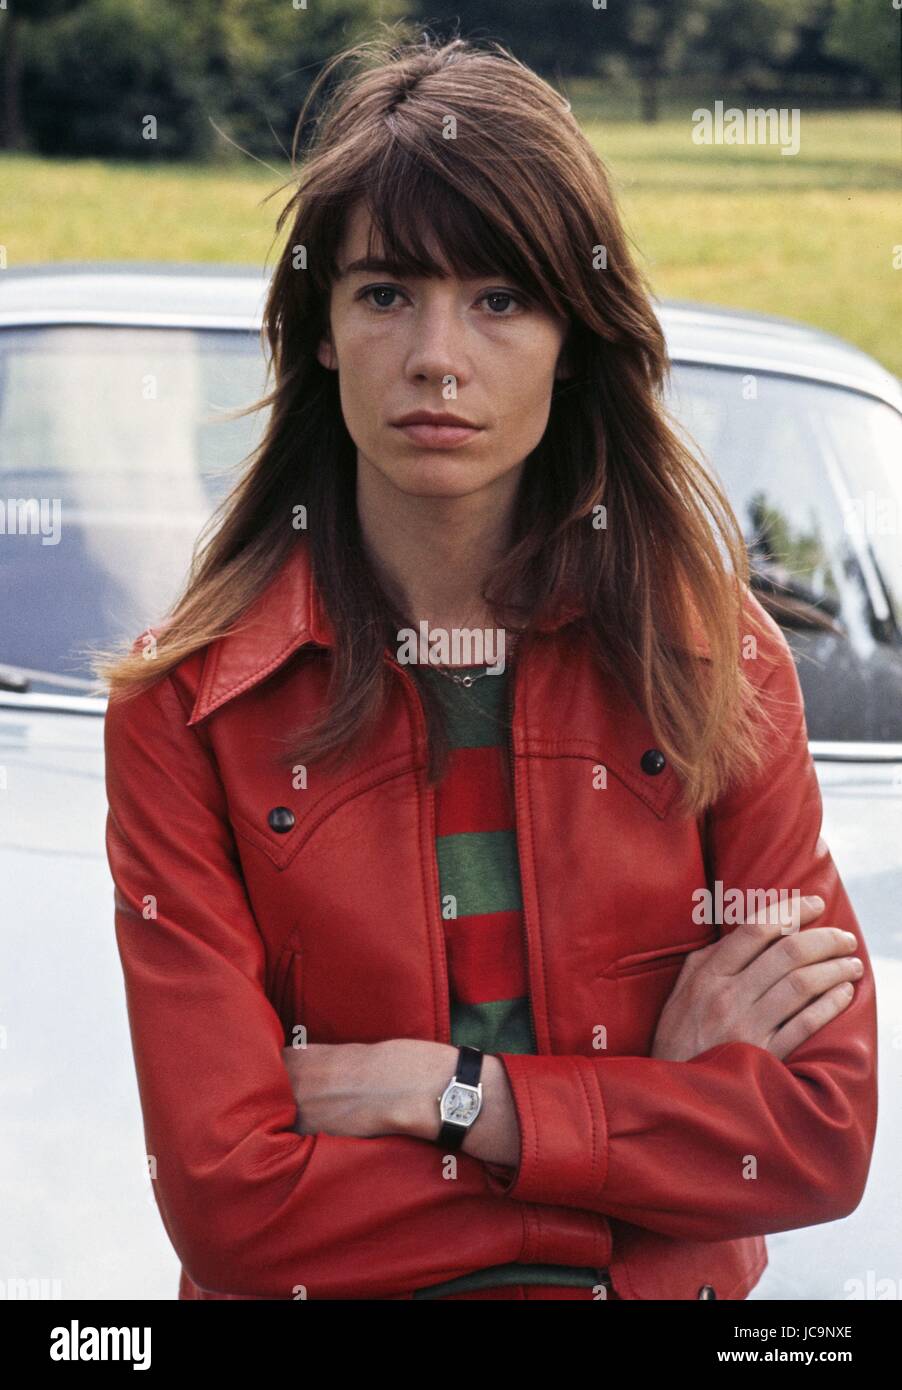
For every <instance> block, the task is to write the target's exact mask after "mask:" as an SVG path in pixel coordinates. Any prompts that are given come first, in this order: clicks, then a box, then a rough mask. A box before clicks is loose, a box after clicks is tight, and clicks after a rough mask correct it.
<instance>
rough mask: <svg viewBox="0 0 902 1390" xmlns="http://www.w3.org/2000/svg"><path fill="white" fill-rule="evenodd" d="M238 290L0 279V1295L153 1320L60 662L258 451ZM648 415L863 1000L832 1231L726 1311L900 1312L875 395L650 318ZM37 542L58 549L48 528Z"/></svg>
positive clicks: (776, 1260)
mask: <svg viewBox="0 0 902 1390" xmlns="http://www.w3.org/2000/svg"><path fill="white" fill-rule="evenodd" d="M265 289H266V280H265V277H264V274H263V272H262V271H259V272H258V271H255V270H254V269H252V268H249V267H228V266H223V267H206V266H178V265H143V264H140V263H133V264H127V265H109V266H107V265H90V266H77V265H73V266H67V265H60V266H51V267H35V268H33V269H30V268H26V269H23V270H7V271H4V273H3V276H2V281H0V461H2V462H0V467H2V471H3V478H4V485H3V487H2V490H0V491H2V496H0V520H2V522H3V525H2V528H0V579H2V584H0V592H2V594H3V600H4V601H3V605H2V611H0V663H2V668H0V884H2V890H0V891H2V905H3V906H2V932H0V951H2V960H0V1088H2V1116H3V1124H2V1137H0V1187H2V1196H0V1207H2V1210H3V1214H4V1218H3V1225H4V1233H3V1240H2V1242H0V1294H4V1293H5V1296H6V1297H7V1298H16V1297H18V1298H22V1297H31V1298H77V1299H107V1298H133V1299H172V1298H173V1297H174V1296H175V1290H176V1288H177V1284H178V1273H179V1264H178V1260H177V1258H176V1255H175V1253H174V1252H173V1250H172V1248H171V1246H170V1244H169V1241H168V1239H167V1237H166V1234H165V1232H164V1230H163V1226H162V1223H161V1221H160V1217H159V1215H158V1212H157V1208H156V1205H155V1203H154V1199H153V1194H152V1191H151V1184H150V1181H149V1177H148V1173H147V1171H146V1159H145V1153H144V1135H143V1128H142V1120H141V1111H140V1106H139V1100H138V1092H137V1084H136V1078H135V1071H134V1065H133V1060H132V1051H131V1042H130V1037H129V1030H128V1019H127V1015H126V1009H125V997H124V990H123V983H122V973H121V968H120V964H119V957H118V952H117V948H116V940H115V934H114V923H113V884H112V879H111V877H110V873H109V868H108V865H107V860H106V853H105V844H104V829H105V815H106V798H105V789H104V766H103V714H104V709H105V701H104V700H103V699H102V698H98V697H97V695H96V693H95V694H92V693H91V692H92V690H94V691H95V692H96V684H95V682H94V680H93V677H92V674H91V670H90V668H89V666H88V664H87V655H86V650H85V649H86V646H87V644H91V643H106V642H109V641H110V640H112V639H118V638H126V637H127V638H134V637H135V636H136V635H137V634H138V633H139V632H141V631H143V630H144V629H145V628H146V627H147V626H148V625H149V624H152V623H155V622H157V621H158V620H159V619H160V617H161V616H162V614H163V613H164V612H165V611H166V609H167V607H168V606H169V604H170V603H171V601H172V600H173V599H174V598H175V596H176V594H177V592H178V590H179V588H180V586H181V584H182V581H183V580H184V577H185V573H186V568H187V565H188V562H189V559H190V552H191V546H192V543H193V541H194V539H195V537H196V535H197V533H198V531H199V530H200V528H201V526H202V525H203V523H204V522H205V521H206V520H207V518H208V517H209V515H210V513H211V511H212V509H213V506H214V505H215V503H216V502H217V501H218V500H219V499H220V498H221V497H222V495H223V494H224V492H225V490H226V489H227V487H228V486H229V485H230V484H231V482H233V481H234V479H235V477H236V475H237V474H236V470H237V469H238V466H239V464H240V462H241V460H242V459H243V458H244V457H245V456H246V455H247V454H248V453H249V452H250V451H251V449H252V448H253V446H254V445H255V443H256V442H257V439H258V438H259V435H260V432H261V430H262V425H263V421H262V418H261V416H260V415H257V416H252V417H245V418H244V419H243V420H240V421H225V422H224V421H223V420H222V419H221V417H222V414H223V412H224V411H226V410H228V409H230V408H232V407H235V406H238V405H246V404H249V403H250V402H251V401H252V400H254V399H256V398H257V397H258V396H259V395H260V394H262V390H263V366H264V363H263V355H262V348H261V342H260V336H259V327H260V314H261V311H262V307H263V300H264V295H265ZM659 313H660V317H661V321H662V324H663V326H664V329H665V332H666V335H667V339H668V345H669V349H670V354H671V358H672V360H673V363H674V367H673V377H672V385H671V392H670V397H669V404H670V405H671V408H672V409H673V411H674V412H675V414H676V416H677V418H678V419H679V420H680V422H681V423H682V425H683V427H684V428H685V429H686V430H687V431H688V432H689V434H690V435H691V437H692V439H693V440H694V441H695V443H696V444H697V445H698V446H699V447H700V448H701V449H702V450H703V451H704V453H705V455H706V456H707V457H708V459H709V460H710V461H711V463H712V464H713V466H714V468H715V470H716V472H717V473H718V474H719V476H720V477H721V479H722V480H723V482H724V485H725V487H726V490H727V493H728V495H729V497H730V499H731V502H732V505H733V507H734V510H735V511H736V514H737V516H738V517H739V518H740V521H741V523H742V525H743V529H744V532H745V534H746V538H747V541H748V545H749V550H750V554H751V558H752V565H753V572H754V583H755V589H756V592H757V594H758V596H759V598H760V599H761V600H762V602H763V603H764V604H765V606H766V607H768V608H769V611H771V612H772V613H773V614H774V616H775V617H776V618H777V620H778V621H779V622H780V623H781V624H782V625H783V627H784V631H785V632H786V635H787V639H788V640H789V642H790V645H791V646H792V648H793V651H794V654H795V656H796V659H797V663H798V669H799V675H800V679H801V683H802V687H803V691H804V694H805V701H806V710H807V715H808V729H809V737H810V739H811V747H812V751H813V754H814V757H815V760H816V765H817V770H818V776H819V779H820V785H821V789H822V792H823V799H824V828H823V834H824V837H825V839H826V840H827V843H828V844H829V846H830V849H831V851H832V854H833V857H834V859H835V860H836V863H837V865H838V868H839V871H840V873H841V875H842V877H843V880H844V882H845V885H846V887H847V889H848V892H849V895H850V897H851V900H852V903H853V905H854V907H855V910H856V913H857V915H858V918H859V920H860V922H861V925H862V927H863V929H864V934H865V938H866V941H867V945H868V949H869V952H870V955H871V959H872V962H873V966H874V970H875V973H876V977H877V996H878V1017H879V1037H880V1070H879V1119H878V1129H877V1140H876V1146H875V1150H874V1156H873V1161H872V1166H871V1173H870V1180H869V1183H868V1186H867V1190H866V1192H865V1195H864V1198H863V1200H862V1202H861V1203H860V1205H859V1207H858V1209H857V1210H856V1211H855V1212H853V1213H852V1215H851V1216H849V1217H846V1218H845V1219H844V1220H842V1221H836V1222H830V1223H826V1224H823V1225H819V1226H813V1227H808V1228H805V1229H802V1230H799V1231H791V1232H782V1233H779V1234H777V1235H773V1236H768V1238H767V1243H768V1248H769V1252H770V1264H769V1267H768V1269H767V1271H766V1272H765V1274H764V1276H763V1278H762V1279H761V1281H760V1283H759V1284H758V1286H757V1288H756V1289H755V1290H754V1292H753V1293H752V1295H751V1297H752V1298H777V1299H795V1298H816V1299H853V1298H887V1297H889V1298H899V1297H900V1295H902V1196H900V1185H899V1181H898V1173H899V1159H898V1155H899V1153H900V1151H902V1103H900V1102H902V920H900V902H902V817H900V804H902V548H900V544H899V532H900V521H902V386H900V384H899V382H898V381H897V380H896V379H895V378H894V377H893V376H891V375H890V374H889V373H888V372H886V371H885V370H884V369H883V368H882V367H881V366H880V365H879V364H878V363H877V362H875V361H874V360H873V359H872V358H870V357H868V356H867V355H866V354H864V353H862V352H859V351H858V350H856V349H855V348H853V347H851V346H850V345H849V344H847V343H844V342H842V341H841V340H840V339H837V338H834V337H830V336H828V335H827V334H824V333H821V332H818V331H815V330H813V329H810V328H807V327H804V326H803V325H800V324H794V323H791V322H789V321H786V320H782V319H775V318H767V317H763V316H760V315H753V314H747V313H737V312H730V311H725V310H720V309H714V308H708V307H705V306H702V305H693V304H683V303H672V302H671V303H663V304H661V305H660V306H659ZM63 523H64V524H63Z"/></svg>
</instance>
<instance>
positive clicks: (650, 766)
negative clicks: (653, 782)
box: [642, 748, 667, 777]
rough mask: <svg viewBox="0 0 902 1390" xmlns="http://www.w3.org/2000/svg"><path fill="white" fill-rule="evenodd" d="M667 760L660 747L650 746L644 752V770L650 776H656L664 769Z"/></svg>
mask: <svg viewBox="0 0 902 1390" xmlns="http://www.w3.org/2000/svg"><path fill="white" fill-rule="evenodd" d="M666 762H667V759H666V758H665V757H664V754H663V753H662V752H661V750H660V748H649V749H647V750H646V752H644V753H643V754H642V771H643V772H647V773H648V775H649V777H656V776H657V775H658V773H659V772H663V771H664V766H665V764H666Z"/></svg>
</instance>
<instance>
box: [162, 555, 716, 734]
mask: <svg viewBox="0 0 902 1390" xmlns="http://www.w3.org/2000/svg"><path fill="white" fill-rule="evenodd" d="M584 611H585V605H584V603H583V602H582V601H581V600H580V599H579V598H578V597H574V598H573V599H571V600H568V601H567V602H563V603H561V605H560V606H559V608H558V609H557V611H556V612H555V613H554V614H553V615H549V616H547V617H546V618H544V619H542V620H541V621H540V622H539V623H538V624H537V627H538V630H539V631H541V632H551V631H554V630H556V629H557V628H559V627H562V626H563V625H564V624H565V623H569V622H571V621H572V620H573V619H574V618H578V617H580V616H581V615H582V614H583V613H584ZM308 642H309V643H313V644H315V645H317V646H323V647H331V646H333V645H334V643H335V630H334V628H333V626H332V623H331V621H330V619H329V616H328V614H327V612H326V610H325V607H324V606H323V603H322V599H321V597H320V594H319V591H318V589H317V588H316V585H315V584H314V581H313V566H312V561H311V557H310V543H309V540H308V539H307V538H306V537H299V538H298V541H297V543H296V544H295V545H294V546H293V547H292V549H291V551H290V552H289V555H288V558H287V559H286V560H285V562H284V564H282V565H281V566H280V568H279V569H278V571H277V572H276V575H275V577H274V578H273V579H272V580H271V581H270V583H269V584H268V585H267V586H266V588H265V589H264V590H263V591H262V593H260V594H259V595H258V596H257V598H256V599H255V600H254V602H253V603H252V604H251V606H250V607H249V608H248V610H247V612H246V613H245V614H244V616H243V618H242V619H240V620H239V622H238V623H236V624H235V625H234V626H233V627H231V628H230V629H229V630H228V632H226V633H224V635H223V636H222V637H220V638H217V640H216V641H215V642H211V643H210V644H209V646H208V647H206V648H205V649H204V657H203V667H202V669H201V676H200V681H199V683H198V688H197V695H196V697H195V700H194V706H193V708H192V711H191V718H190V719H189V720H188V725H189V726H190V725H192V724H198V723H200V721H201V720H202V719H206V717H207V716H208V715H209V714H212V713H213V711H214V710H217V709H219V708H220V706H221V705H224V704H225V703H226V701H227V700H231V699H233V698H234V697H235V696H236V695H241V694H243V693H244V692H245V691H246V690H250V689H251V687H252V686H254V685H257V684H258V683H259V682H260V681H262V680H264V679H265V677H267V676H270V675H272V673H273V672H274V671H275V670H277V669H278V667H280V666H282V665H283V664H284V663H285V662H286V661H287V660H288V658H289V657H291V656H293V655H294V653H295V652H296V651H298V650H299V649H300V648H301V647H303V646H305V645H306V644H307V643H308ZM697 651H698V653H699V654H700V655H703V656H704V655H706V654H707V644H706V643H705V642H704V638H703V637H702V636H701V635H700V634H699V637H698V644H697Z"/></svg>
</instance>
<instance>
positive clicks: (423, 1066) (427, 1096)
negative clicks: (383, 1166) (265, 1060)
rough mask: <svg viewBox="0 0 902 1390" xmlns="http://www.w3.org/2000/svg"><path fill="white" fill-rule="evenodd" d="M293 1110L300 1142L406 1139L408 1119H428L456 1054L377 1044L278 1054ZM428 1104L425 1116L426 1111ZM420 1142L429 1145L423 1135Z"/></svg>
mask: <svg viewBox="0 0 902 1390" xmlns="http://www.w3.org/2000/svg"><path fill="white" fill-rule="evenodd" d="M282 1058H283V1060H284V1062H285V1066H286V1067H287V1069H288V1074H289V1077H290V1079H291V1085H292V1090H293V1091H294V1098H295V1102H296V1104H297V1107H298V1118H297V1122H296V1124H295V1126H294V1128H295V1130H296V1131H297V1133H298V1134H318V1133H324V1134H345V1135H354V1136H356V1137H358V1138H363V1139H369V1138H373V1137H375V1136H376V1135H380V1134H405V1133H413V1132H415V1130H414V1129H413V1128H409V1127H408V1126H411V1125H412V1123H413V1118H414V1117H416V1119H417V1121H418V1122H420V1123H422V1120H423V1117H428V1116H431V1119H432V1124H433V1129H434V1130H435V1131H436V1132H437V1129H438V1105H437V1104H436V1101H435V1096H436V1095H437V1094H438V1093H439V1092H441V1091H443V1090H444V1088H445V1086H446V1084H447V1082H448V1078H449V1077H450V1076H451V1074H452V1072H453V1071H454V1066H455V1063H456V1061H457V1048H456V1047H452V1046H450V1045H449V1044H445V1043H436V1042H429V1041H426V1040H422V1039H417V1038H391V1039H389V1040H387V1041H385V1042H378V1043H308V1045H307V1046H306V1047H297V1048H295V1047H283V1049H282ZM430 1101H431V1111H430V1108H429V1105H430ZM424 1137H432V1136H431V1135H426V1136H424Z"/></svg>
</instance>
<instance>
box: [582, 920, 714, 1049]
mask: <svg viewBox="0 0 902 1390" xmlns="http://www.w3.org/2000/svg"><path fill="white" fill-rule="evenodd" d="M717 939H718V931H717V928H716V927H712V928H710V929H706V930H705V932H704V934H703V935H701V936H698V937H695V938H693V939H692V940H691V941H685V942H682V943H681V944H680V945H677V946H674V945H667V946H661V947H658V948H656V949H655V950H651V951H637V952H634V953H633V954H631V955H626V956H620V957H619V958H618V959H617V960H614V961H612V962H611V963H610V965H608V966H607V967H606V968H605V970H604V971H602V972H601V974H600V975H599V977H598V979H597V981H596V988H597V991H598V999H599V1013H600V1021H601V1022H603V1023H605V1025H606V1029H607V1051H608V1053H609V1054H610V1055H611V1056H614V1057H648V1056H649V1055H650V1054H651V1048H652V1043H653V1042H654V1036H655V1029H656V1028H657V1026H658V1019H659V1018H660V1017H661V1011H662V1010H663V1008H664V1005H665V1004H666V1003H667V1000H668V999H669V997H670V995H671V993H672V991H673V987H674V985H675V984H676V981H677V976H678V975H679V973H680V971H681V970H682V968H683V965H684V963H685V961H686V959H687V957H688V956H690V955H691V954H692V952H693V951H699V950H701V949H702V947H704V946H710V945H711V943H712V942H713V941H716V940H717Z"/></svg>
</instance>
